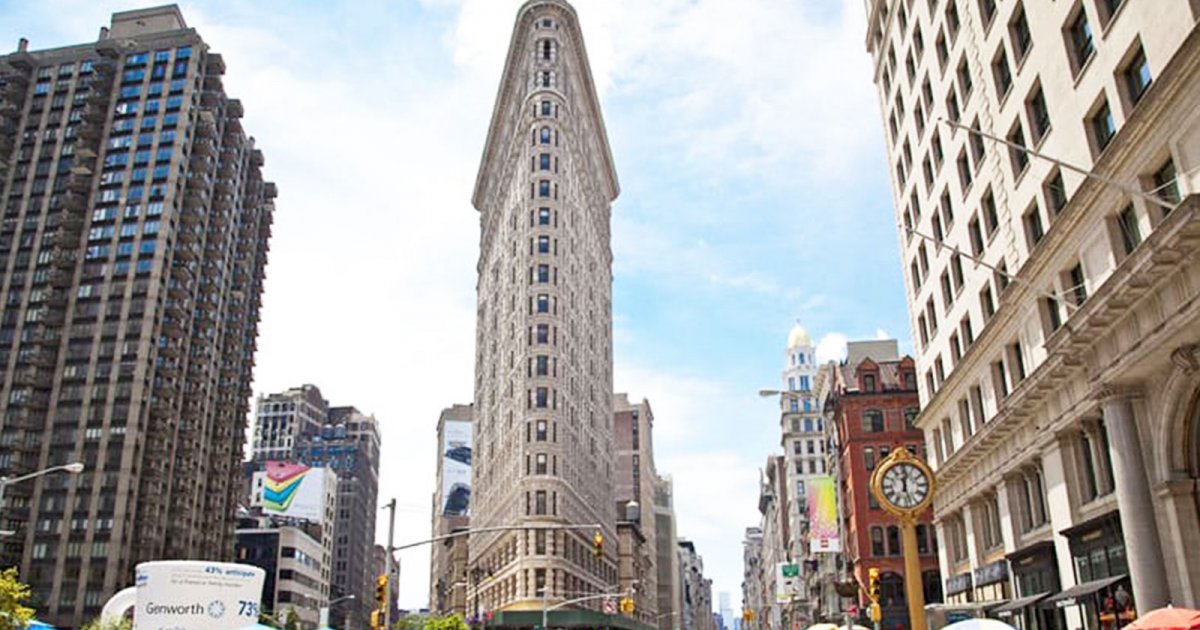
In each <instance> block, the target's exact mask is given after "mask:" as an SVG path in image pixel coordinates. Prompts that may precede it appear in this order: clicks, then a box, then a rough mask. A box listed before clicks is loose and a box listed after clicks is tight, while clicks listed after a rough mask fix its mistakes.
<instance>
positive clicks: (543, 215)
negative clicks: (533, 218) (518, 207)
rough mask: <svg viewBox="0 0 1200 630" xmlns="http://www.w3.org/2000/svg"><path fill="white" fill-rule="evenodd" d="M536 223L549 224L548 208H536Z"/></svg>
mask: <svg viewBox="0 0 1200 630" xmlns="http://www.w3.org/2000/svg"><path fill="white" fill-rule="evenodd" d="M537 222H538V225H550V208H538V219H537Z"/></svg>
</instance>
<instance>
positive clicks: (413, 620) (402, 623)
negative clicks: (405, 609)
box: [392, 615, 425, 630]
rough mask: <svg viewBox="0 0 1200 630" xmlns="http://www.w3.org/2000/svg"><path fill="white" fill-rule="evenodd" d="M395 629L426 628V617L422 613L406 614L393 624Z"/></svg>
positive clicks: (413, 629)
mask: <svg viewBox="0 0 1200 630" xmlns="http://www.w3.org/2000/svg"><path fill="white" fill-rule="evenodd" d="M392 628H394V629H395V630H425V618H424V617H422V616H421V615H404V616H403V617H400V618H399V619H397V620H396V622H395V623H394V624H393V625H392Z"/></svg>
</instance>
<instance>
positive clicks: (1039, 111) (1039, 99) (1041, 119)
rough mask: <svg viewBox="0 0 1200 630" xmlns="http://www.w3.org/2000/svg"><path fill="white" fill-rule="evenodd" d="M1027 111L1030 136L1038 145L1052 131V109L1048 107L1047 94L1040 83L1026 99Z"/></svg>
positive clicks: (1035, 144)
mask: <svg viewBox="0 0 1200 630" xmlns="http://www.w3.org/2000/svg"><path fill="white" fill-rule="evenodd" d="M1025 113H1026V114H1027V115H1028V116H1029V133H1030V136H1031V138H1032V140H1033V144H1034V146H1037V145H1038V144H1041V142H1042V138H1044V137H1046V134H1047V133H1048V132H1049V131H1050V110H1049V109H1047V108H1046V96H1045V94H1044V93H1043V92H1042V86H1041V84H1040V83H1039V84H1037V85H1035V86H1034V87H1033V91H1032V92H1030V93H1029V98H1027V99H1025Z"/></svg>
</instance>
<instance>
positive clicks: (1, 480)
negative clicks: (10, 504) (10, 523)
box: [0, 462, 83, 536]
mask: <svg viewBox="0 0 1200 630" xmlns="http://www.w3.org/2000/svg"><path fill="white" fill-rule="evenodd" d="M59 471H63V472H66V473H70V474H72V475H78V474H79V473H81V472H83V462H71V463H70V464H63V465H61V466H51V467H50V468H46V469H45V470H39V471H37V472H31V473H29V474H28V475H21V476H20V477H0V514H2V513H3V509H4V491H5V490H6V489H7V488H8V486H9V485H10V484H14V483H20V482H22V481H28V480H30V479H33V478H35V477H41V476H42V475H48V474H50V473H52V472H59ZM3 522H4V521H3V519H2V518H0V524H3ZM14 533H16V532H14V531H12V530H0V536H11V535H13V534H14Z"/></svg>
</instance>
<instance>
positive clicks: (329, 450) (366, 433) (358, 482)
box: [253, 385, 380, 627]
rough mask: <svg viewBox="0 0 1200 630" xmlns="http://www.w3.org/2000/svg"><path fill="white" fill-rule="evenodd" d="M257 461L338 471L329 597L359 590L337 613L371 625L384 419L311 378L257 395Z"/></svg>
mask: <svg viewBox="0 0 1200 630" xmlns="http://www.w3.org/2000/svg"><path fill="white" fill-rule="evenodd" d="M257 406H258V408H257V410H256V417H257V424H256V426H255V427H254V434H253V435H254V454H253V457H254V460H255V461H257V462H263V461H266V460H269V459H272V460H275V459H277V460H285V461H294V462H298V463H302V464H307V465H309V466H321V467H326V468H329V469H331V470H333V471H334V472H335V473H336V474H337V477H338V484H337V511H336V516H335V518H334V524H333V530H334V536H335V537H334V545H333V561H332V562H331V569H332V579H331V580H330V581H331V584H332V588H331V590H330V598H331V599H337V598H339V597H343V596H345V595H354V596H355V599H354V601H352V602H346V603H343V604H341V605H339V607H338V609H337V610H336V611H333V618H334V619H335V620H340V619H343V618H344V619H345V620H346V623H347V625H349V626H351V627H366V626H367V625H368V623H369V615H370V611H371V609H372V607H373V601H374V593H375V574H374V573H372V567H371V563H372V550H373V548H374V545H375V519H376V513H377V511H378V510H377V507H378V495H379V442H380V437H379V425H378V423H377V422H376V421H375V417H374V416H368V415H365V414H363V413H362V412H360V411H359V410H358V409H355V408H354V407H330V406H329V403H328V402H326V401H325V399H324V398H323V397H322V396H321V390H320V389H318V388H317V387H316V386H314V385H303V386H300V387H295V388H292V389H289V390H286V391H283V392H279V393H276V394H270V395H266V396H259V398H258V405H257Z"/></svg>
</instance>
